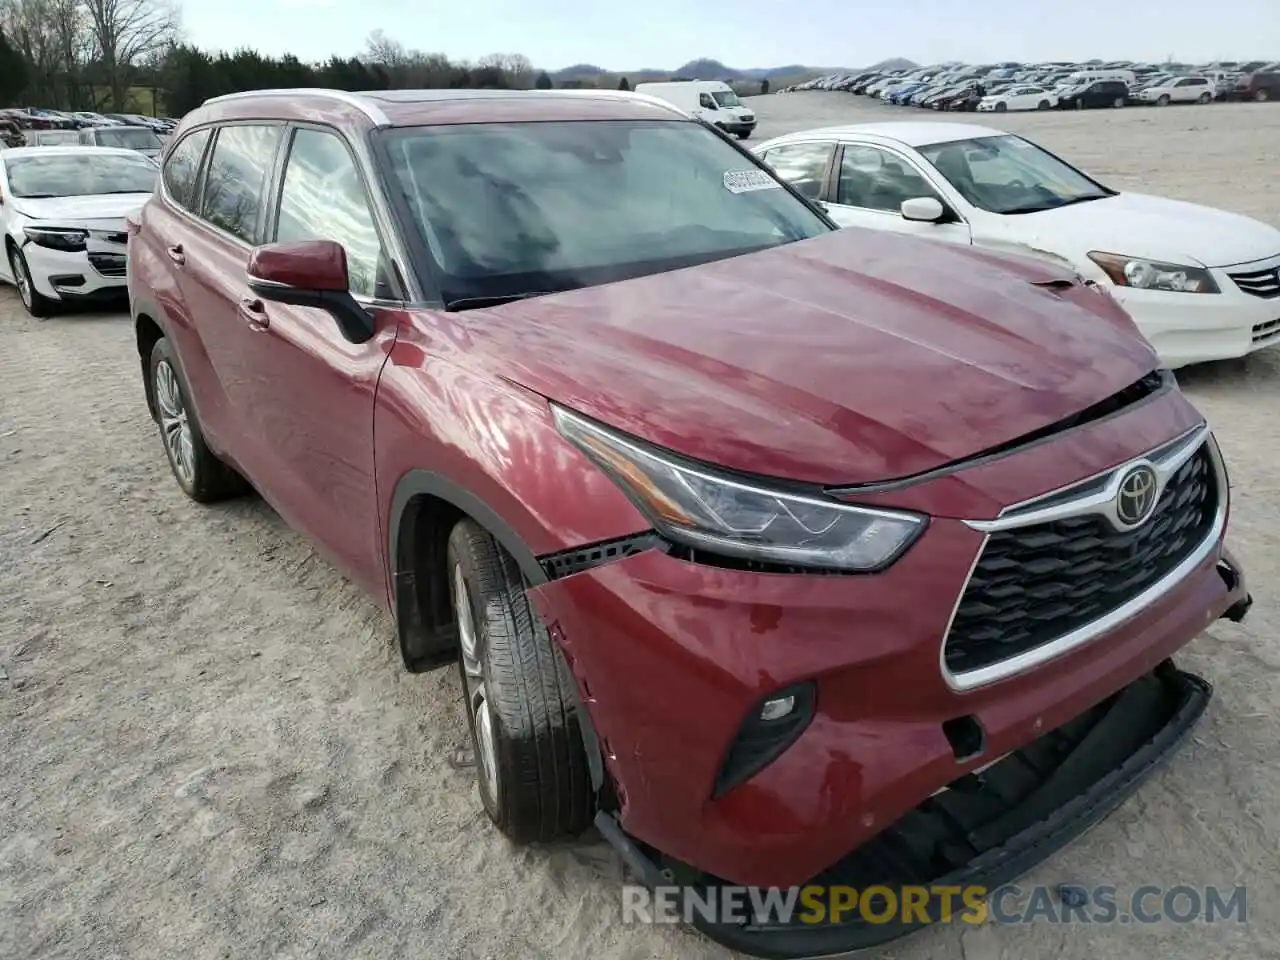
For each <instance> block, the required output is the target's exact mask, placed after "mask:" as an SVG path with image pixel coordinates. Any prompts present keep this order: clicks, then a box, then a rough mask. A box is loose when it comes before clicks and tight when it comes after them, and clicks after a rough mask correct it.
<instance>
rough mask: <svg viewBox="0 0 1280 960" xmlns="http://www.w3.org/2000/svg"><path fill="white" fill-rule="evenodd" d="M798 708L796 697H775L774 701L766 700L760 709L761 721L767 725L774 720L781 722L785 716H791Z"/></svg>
mask: <svg viewBox="0 0 1280 960" xmlns="http://www.w3.org/2000/svg"><path fill="white" fill-rule="evenodd" d="M795 708H796V698H795V696H794V695H793V696H787V697H774V698H773V699H772V700H766V701H765V702H764V704H763V705H762V706H761V707H760V719H761V720H763V721H765V722H766V723H768V722H770V721H772V720H781V719H782V718H783V717H785V716H789V715H790V713H791V711H793V710H794V709H795Z"/></svg>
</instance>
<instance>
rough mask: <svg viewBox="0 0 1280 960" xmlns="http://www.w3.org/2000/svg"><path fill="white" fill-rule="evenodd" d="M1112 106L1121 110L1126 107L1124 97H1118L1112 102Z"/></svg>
mask: <svg viewBox="0 0 1280 960" xmlns="http://www.w3.org/2000/svg"><path fill="white" fill-rule="evenodd" d="M1111 106H1113V107H1115V108H1116V109H1117V110H1119V109H1120V108H1121V107H1123V106H1124V97H1116V98H1115V99H1114V100H1112V101H1111Z"/></svg>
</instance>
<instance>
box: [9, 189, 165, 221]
mask: <svg viewBox="0 0 1280 960" xmlns="http://www.w3.org/2000/svg"><path fill="white" fill-rule="evenodd" d="M150 196H151V194H149V193H120V194H108V195H107V196H97V197H52V198H50V199H48V200H31V199H27V198H24V197H14V198H13V199H12V201H11V202H12V203H13V205H14V207H15V208H16V209H18V210H19V211H21V212H22V213H23V214H24V215H26V216H28V217H31V218H32V219H33V220H50V221H52V220H57V221H67V222H70V223H80V222H83V221H89V220H123V219H124V218H125V217H127V216H128V215H129V214H131V213H133V212H134V211H135V210H139V209H141V208H142V205H143V204H144V203H146V202H147V199H148V198H149V197H150Z"/></svg>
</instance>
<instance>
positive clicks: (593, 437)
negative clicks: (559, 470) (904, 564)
mask: <svg viewBox="0 0 1280 960" xmlns="http://www.w3.org/2000/svg"><path fill="white" fill-rule="evenodd" d="M552 410H553V411H554V413H555V418H556V426H557V427H558V428H559V430H560V432H561V434H563V435H564V437H565V438H566V439H568V440H570V441H571V442H572V443H574V444H575V445H576V446H577V447H578V448H579V449H581V450H582V452H583V453H585V454H586V455H587V456H588V457H590V458H591V460H592V461H593V462H594V463H595V464H596V465H597V466H598V467H600V469H601V470H603V471H604V472H605V473H606V474H607V475H608V476H609V477H610V479H612V480H613V481H614V482H615V483H616V484H618V486H619V487H621V488H622V490H623V492H624V493H626V494H627V495H628V497H630V498H631V500H632V502H634V503H635V505H636V506H637V507H638V508H639V509H640V510H641V511H642V512H643V513H644V514H645V516H646V517H648V518H649V520H650V522H652V523H653V525H654V528H655V529H656V530H657V531H658V532H659V533H661V534H663V535H664V536H665V537H667V538H668V539H670V540H672V541H674V542H676V543H680V544H683V545H685V546H688V547H693V548H695V549H698V550H706V551H708V552H710V553H718V554H720V555H722V556H732V557H743V558H746V559H749V560H757V561H763V562H771V563H777V564H784V565H787V566H798V567H814V568H826V569H833V568H834V569H841V570H853V571H863V572H870V571H875V570H880V569H883V568H884V567H886V566H888V565H889V564H890V563H892V562H893V561H894V560H896V559H897V558H898V557H899V556H901V555H902V553H903V551H904V550H906V549H907V547H909V546H910V545H911V544H912V542H913V541H914V540H915V539H916V537H918V536H919V535H920V533H921V532H922V531H923V530H924V527H925V524H926V520H925V518H924V517H922V516H919V515H917V514H912V513H901V512H898V511H889V510H873V509H870V508H867V507H855V506H852V505H850V504H845V503H839V502H837V501H833V500H827V499H825V498H823V497H822V496H821V495H813V494H805V493H796V492H790V491H785V490H773V489H769V488H767V487H764V486H760V485H757V484H754V483H749V482H744V481H741V480H737V479H734V478H731V477H728V476H719V475H717V474H715V473H714V472H712V471H710V470H708V469H707V468H705V467H702V466H695V465H694V464H691V463H684V462H681V461H680V460H679V458H677V457H676V456H675V455H672V454H668V453H665V452H663V451H661V450H659V449H657V448H654V447H651V446H649V445H648V444H642V443H641V442H639V441H635V440H631V439H630V438H627V437H624V436H622V435H620V434H616V433H614V432H613V431H611V430H607V429H605V428H604V427H602V426H600V425H599V424H596V423H594V422H592V421H589V420H586V419H584V418H582V417H579V416H577V415H576V414H573V413H570V412H569V411H567V410H565V409H563V408H561V407H558V406H554V405H553V406H552Z"/></svg>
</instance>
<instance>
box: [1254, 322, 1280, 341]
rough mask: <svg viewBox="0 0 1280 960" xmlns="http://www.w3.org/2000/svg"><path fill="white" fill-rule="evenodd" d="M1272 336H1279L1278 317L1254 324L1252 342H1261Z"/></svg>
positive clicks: (1279, 324) (1279, 325)
mask: <svg viewBox="0 0 1280 960" xmlns="http://www.w3.org/2000/svg"><path fill="white" fill-rule="evenodd" d="M1272 337H1280V319H1277V320H1268V321H1267V322H1266V323H1258V324H1254V327H1253V342H1254V343H1262V342H1263V341H1264V340H1270V339H1271V338H1272Z"/></svg>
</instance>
